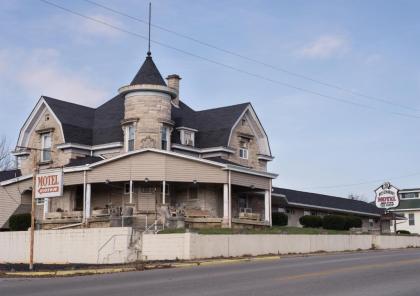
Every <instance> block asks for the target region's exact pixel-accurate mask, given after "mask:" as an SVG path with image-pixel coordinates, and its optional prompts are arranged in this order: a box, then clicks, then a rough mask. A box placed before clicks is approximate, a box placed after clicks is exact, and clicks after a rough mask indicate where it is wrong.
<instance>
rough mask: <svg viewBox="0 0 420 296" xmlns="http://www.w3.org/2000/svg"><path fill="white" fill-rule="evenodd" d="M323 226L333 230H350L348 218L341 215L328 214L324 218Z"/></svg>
mask: <svg viewBox="0 0 420 296" xmlns="http://www.w3.org/2000/svg"><path fill="white" fill-rule="evenodd" d="M322 227H323V228H324V229H331V230H348V229H349V228H347V227H348V223H347V218H346V217H345V216H340V215H327V216H324V219H323V220H322Z"/></svg>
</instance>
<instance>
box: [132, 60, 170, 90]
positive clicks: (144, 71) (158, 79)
mask: <svg viewBox="0 0 420 296" xmlns="http://www.w3.org/2000/svg"><path fill="white" fill-rule="evenodd" d="M136 84H155V85H164V86H166V83H165V80H163V78H162V75H160V72H159V70H158V68H157V67H156V65H155V63H154V62H153V59H152V57H151V56H147V57H146V60H145V61H144V63H143V65H142V66H141V68H140V70H139V71H138V72H137V74H136V76H134V79H133V81H131V83H130V85H136Z"/></svg>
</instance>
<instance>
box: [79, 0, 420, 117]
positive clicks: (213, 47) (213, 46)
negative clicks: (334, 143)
mask: <svg viewBox="0 0 420 296" xmlns="http://www.w3.org/2000/svg"><path fill="white" fill-rule="evenodd" d="M84 1H85V2H87V3H90V4H92V5H95V6H98V7H100V8H102V9H105V10H107V11H110V12H112V13H115V14H117V15H120V16H123V17H127V18H129V19H132V20H134V21H137V22H140V23H144V24H146V25H147V24H148V23H147V21H145V20H143V19H141V18H138V17H135V16H132V15H129V14H127V13H124V12H122V11H119V10H116V9H113V8H111V7H109V6H105V5H103V4H100V3H98V2H96V1H92V0H84ZM149 25H150V24H149ZM151 26H153V27H154V28H157V29H159V30H162V31H165V32H168V33H171V34H174V35H176V36H178V37H181V38H184V39H187V40H190V41H193V42H195V43H198V44H200V45H203V46H206V47H208V48H212V49H215V50H218V51H220V52H223V53H226V54H229V55H232V56H235V57H238V58H241V59H244V60H247V61H250V62H253V63H256V64H259V65H262V66H265V67H268V68H271V69H273V70H276V71H279V72H282V73H285V74H288V75H291V76H294V77H297V78H300V79H304V80H307V81H311V82H314V83H317V84H320V85H323V86H326V87H329V88H332V89H335V90H339V91H342V92H346V93H349V94H352V95H355V96H358V97H362V98H365V99H369V100H372V101H377V102H381V103H384V104H387V105H391V106H396V107H400V108H403V109H406V110H410V111H414V112H420V109H416V108H413V107H411V106H407V105H404V104H399V103H395V102H393V101H390V100H386V99H382V98H378V97H375V96H372V95H367V94H364V93H361V92H358V91H354V90H351V89H348V88H345V87H342V86H339V85H335V84H332V83H329V82H325V81H321V80H318V79H315V78H312V77H309V76H307V75H304V74H300V73H296V72H294V71H291V70H288V69H285V68H283V67H278V66H273V65H271V64H268V63H266V62H264V61H261V60H257V59H255V58H252V57H249V56H245V55H243V54H240V53H237V52H234V51H231V50H228V49H225V48H222V47H219V46H216V45H213V44H210V43H208V42H205V41H201V40H199V39H197V38H194V37H191V36H188V35H186V34H182V33H179V32H176V31H174V30H171V29H168V28H165V27H163V26H159V25H154V24H151Z"/></svg>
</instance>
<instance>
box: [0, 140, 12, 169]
mask: <svg viewBox="0 0 420 296" xmlns="http://www.w3.org/2000/svg"><path fill="white" fill-rule="evenodd" d="M13 166H14V162H13V159H12V155H11V154H10V147H9V145H8V144H7V139H6V137H5V136H3V137H1V139H0V171H4V170H8V169H11V168H12V167H13Z"/></svg>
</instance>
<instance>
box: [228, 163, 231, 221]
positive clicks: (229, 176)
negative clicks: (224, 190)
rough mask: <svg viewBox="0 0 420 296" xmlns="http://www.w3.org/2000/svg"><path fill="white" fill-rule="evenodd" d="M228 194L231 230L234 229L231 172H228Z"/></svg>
mask: <svg viewBox="0 0 420 296" xmlns="http://www.w3.org/2000/svg"><path fill="white" fill-rule="evenodd" d="M228 192H229V228H232V179H231V170H229V171H228Z"/></svg>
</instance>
